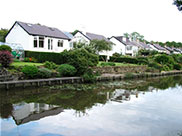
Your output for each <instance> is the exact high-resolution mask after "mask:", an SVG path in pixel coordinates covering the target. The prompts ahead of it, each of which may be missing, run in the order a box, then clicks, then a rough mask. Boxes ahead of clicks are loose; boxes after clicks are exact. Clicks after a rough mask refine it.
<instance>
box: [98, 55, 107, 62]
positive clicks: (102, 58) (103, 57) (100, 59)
mask: <svg viewBox="0 0 182 136" xmlns="http://www.w3.org/2000/svg"><path fill="white" fill-rule="evenodd" d="M106 60H107V56H106V55H99V61H106Z"/></svg>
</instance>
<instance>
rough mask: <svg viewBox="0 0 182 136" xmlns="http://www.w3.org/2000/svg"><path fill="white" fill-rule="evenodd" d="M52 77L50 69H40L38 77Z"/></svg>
mask: <svg viewBox="0 0 182 136" xmlns="http://www.w3.org/2000/svg"><path fill="white" fill-rule="evenodd" d="M51 75H52V71H51V70H49V69H48V68H39V69H38V77H40V78H50V77H51Z"/></svg>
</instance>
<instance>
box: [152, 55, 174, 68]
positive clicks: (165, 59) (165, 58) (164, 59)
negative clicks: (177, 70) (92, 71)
mask: <svg viewBox="0 0 182 136" xmlns="http://www.w3.org/2000/svg"><path fill="white" fill-rule="evenodd" d="M154 61H155V62H157V63H159V64H162V65H164V64H174V59H173V57H171V56H169V55H166V54H161V55H157V56H155V58H154Z"/></svg>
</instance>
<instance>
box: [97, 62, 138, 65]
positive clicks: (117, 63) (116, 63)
mask: <svg viewBox="0 0 182 136" xmlns="http://www.w3.org/2000/svg"><path fill="white" fill-rule="evenodd" d="M101 63H107V62H104V61H99V64H98V65H97V66H101ZM114 63H115V66H138V65H137V64H128V63H119V62H114Z"/></svg>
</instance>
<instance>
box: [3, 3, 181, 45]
mask: <svg viewBox="0 0 182 136" xmlns="http://www.w3.org/2000/svg"><path fill="white" fill-rule="evenodd" d="M0 3H1V21H0V28H8V29H9V28H11V26H12V25H13V23H14V22H15V21H22V22H27V23H40V24H42V25H46V26H50V27H56V28H59V29H60V30H66V31H74V30H75V29H80V30H82V31H83V30H84V31H87V32H92V33H96V34H102V35H105V36H107V37H110V36H113V35H114V36H119V35H123V33H125V32H128V33H131V32H134V31H137V32H139V33H140V34H142V35H144V36H145V39H146V40H148V41H151V40H154V41H162V42H166V41H176V42H182V12H179V11H178V10H177V8H176V7H175V6H174V5H172V3H173V0H1V2H0Z"/></svg>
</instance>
